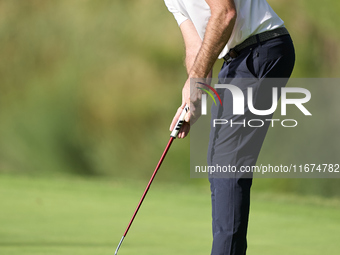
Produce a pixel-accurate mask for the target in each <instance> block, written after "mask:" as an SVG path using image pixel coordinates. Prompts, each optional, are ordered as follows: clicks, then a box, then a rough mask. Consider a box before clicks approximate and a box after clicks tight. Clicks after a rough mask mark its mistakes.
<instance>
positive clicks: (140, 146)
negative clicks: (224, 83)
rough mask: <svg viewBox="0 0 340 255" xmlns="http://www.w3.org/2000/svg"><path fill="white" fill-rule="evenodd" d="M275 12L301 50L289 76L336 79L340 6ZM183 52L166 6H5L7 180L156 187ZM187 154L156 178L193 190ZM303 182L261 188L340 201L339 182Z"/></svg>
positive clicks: (87, 1) (181, 151)
mask: <svg viewBox="0 0 340 255" xmlns="http://www.w3.org/2000/svg"><path fill="white" fill-rule="evenodd" d="M268 2H270V3H271V4H272V6H273V8H274V10H275V11H276V12H277V13H278V14H279V15H280V16H281V17H282V18H283V19H284V20H285V22H286V26H287V28H288V29H289V31H290V32H291V34H292V37H293V40H294V42H295V46H296V53H297V62H296V68H295V70H294V74H293V76H294V77H336V76H337V75H338V73H337V72H338V70H339V66H340V64H339V55H340V51H339V49H340V47H339V44H338V41H339V39H340V38H339V37H340V33H339V30H338V24H339V17H338V15H337V13H338V11H339V10H340V6H339V2H337V1H335V0H325V1H324V2H323V4H322V5H320V4H319V3H318V2H317V1H316V0H308V1H307V0H298V1H296V0H295V1H293V0H280V1H278V0H276V1H274V0H271V1H268ZM183 50H184V49H183V44H182V39H181V35H180V32H179V29H178V27H177V25H176V22H175V21H174V19H173V17H172V15H171V14H170V13H169V12H168V11H167V9H166V7H165V5H164V3H163V1H151V0H138V1H137V0H129V1H126V0H115V1H109V0H101V1H94V0H82V1H80V0H72V1H66V0H60V1H46V0H25V1H20V0H2V1H0V56H1V61H0V141H1V142H0V172H2V173H11V174H28V175H51V176H53V175H57V174H61V175H65V174H66V175H85V176H106V177H108V178H149V176H150V173H151V171H152V170H153V169H154V167H155V164H156V163H157V160H158V159H159V156H160V154H161V152H162V150H163V149H164V146H165V144H166V142H167V139H168V136H169V132H168V127H169V124H170V121H171V119H172V117H173V114H174V112H175V111H176V109H177V107H178V105H179V104H180V103H181V94H180V93H181V87H182V84H183V82H184V81H185V79H186V73H185V69H184V66H183ZM220 65H221V61H219V62H218V63H217V64H216V66H215V69H216V70H215V73H217V72H218V68H219V67H220ZM325 96H326V97H327V95H325ZM333 99H334V98H333ZM334 100H335V99H334ZM333 103H334V105H336V103H337V102H336V101H334V102H333ZM301 132H303V131H301ZM332 132H335V131H334V130H332ZM331 134H332V133H330V134H329V135H331ZM323 135H328V134H323ZM333 135H335V134H334V133H333ZM271 137H273V138H272V139H269V138H268V139H267V140H268V146H270V145H271V144H273V143H274V139H275V137H276V136H275V135H274V133H273V135H272V136H271ZM271 141H272V142H271ZM266 143H267V141H266ZM264 149H265V151H270V150H268V149H266V148H264ZM188 150H189V139H185V140H181V141H177V142H176V143H174V145H173V147H172V149H171V153H170V154H169V155H168V156H167V159H166V163H165V164H164V166H163V168H165V169H164V170H162V173H161V174H160V176H159V178H161V179H163V180H169V181H180V182H188V179H189V171H188V168H189V151H188ZM325 150H327V148H326V149H325ZM336 151H338V149H337V150H336ZM262 154H264V153H262ZM262 154H261V157H265V156H262ZM298 156H299V154H298V153H295V152H294V148H292V149H290V150H289V151H287V152H286V158H289V159H292V160H294V159H295V158H296V157H298ZM268 157H269V156H268ZM294 157H295V158H294ZM261 159H263V158H261ZM304 183H307V184H304V185H300V184H301V180H261V181H259V184H258V185H259V187H261V188H263V189H270V190H273V189H277V190H281V191H282V190H283V191H286V190H287V191H297V192H306V193H309V192H310V191H312V192H313V190H314V191H315V192H314V193H317V194H321V195H330V196H332V195H337V194H338V192H339V191H340V188H338V186H339V185H338V183H339V182H337V180H329V179H326V180H304ZM316 187H319V188H316Z"/></svg>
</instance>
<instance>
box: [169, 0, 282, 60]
mask: <svg viewBox="0 0 340 255" xmlns="http://www.w3.org/2000/svg"><path fill="white" fill-rule="evenodd" d="M164 2H165V4H166V6H167V7H168V9H169V11H170V12H172V14H173V15H174V17H175V19H176V20H177V23H178V25H181V24H182V22H184V21H185V20H187V19H190V20H191V21H192V23H193V24H194V26H195V28H196V30H197V32H198V35H199V36H200V37H201V39H202V40H203V38H204V34H205V28H206V26H207V24H208V21H209V18H210V16H211V13H210V7H209V5H208V4H207V3H206V1H205V0H164ZM234 2H235V6H236V11H237V19H236V23H235V26H234V30H233V32H232V34H231V37H230V39H229V41H228V42H227V44H226V46H225V48H224V49H223V50H222V52H221V54H220V55H219V58H223V57H224V56H225V55H226V54H227V53H228V51H229V49H231V48H233V47H235V46H236V45H238V44H240V43H242V42H243V41H244V40H245V39H247V38H248V37H249V36H251V35H255V34H258V33H261V32H265V31H269V30H273V29H275V28H278V27H283V26H284V22H283V21H282V20H281V19H280V18H279V16H278V15H277V14H276V13H275V12H274V11H273V9H272V8H271V7H270V5H269V4H268V3H267V1H266V0H234Z"/></svg>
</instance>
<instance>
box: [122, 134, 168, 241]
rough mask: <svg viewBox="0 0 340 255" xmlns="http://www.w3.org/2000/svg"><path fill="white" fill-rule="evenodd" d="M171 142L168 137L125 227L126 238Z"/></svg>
mask: <svg viewBox="0 0 340 255" xmlns="http://www.w3.org/2000/svg"><path fill="white" fill-rule="evenodd" d="M173 140H174V138H173V137H170V139H169V142H168V144H167V146H166V147H165V149H164V151H163V154H162V156H161V159H160V160H159V161H158V164H157V166H156V168H155V171H154V172H153V174H152V176H151V178H150V181H149V183H148V185H147V186H146V188H145V190H144V193H143V195H142V197H141V199H140V201H139V203H138V205H137V208H136V210H135V212H134V214H133V215H132V218H131V220H130V222H129V225H128V226H127V228H126V230H125V232H124V235H123V236H126V234H127V232H128V231H129V229H130V227H131V224H132V222H133V220H134V219H135V217H136V214H137V212H138V210H139V208H140V206H141V205H142V203H143V200H144V198H145V196H146V194H147V193H148V191H149V188H150V186H151V183H152V181H153V180H154V178H155V176H156V174H157V172H158V169H159V168H160V166H161V164H162V162H163V160H164V158H165V155H166V154H167V152H168V150H169V148H170V146H171V144H172V142H173Z"/></svg>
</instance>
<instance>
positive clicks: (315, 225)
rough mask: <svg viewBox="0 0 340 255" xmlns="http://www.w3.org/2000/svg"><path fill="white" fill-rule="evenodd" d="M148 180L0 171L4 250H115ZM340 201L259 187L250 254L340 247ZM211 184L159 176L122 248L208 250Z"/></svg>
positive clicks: (60, 252)
mask: <svg viewBox="0 0 340 255" xmlns="http://www.w3.org/2000/svg"><path fill="white" fill-rule="evenodd" d="M144 186H145V183H144V182H135V181H134V182H131V181H120V182H118V181H109V180H86V179H72V180H66V179H64V178H55V179H47V178H33V177H18V176H6V175H2V176H1V178H0V203H1V212H0V226H1V227H0V254H6V255H12V254H13V255H16V254H25V255H30V254H34V255H39V254H58V255H63V254H72V255H77V254H82V255H86V254H96V255H98V254H113V252H114V250H115V248H116V245H117V243H118V242H119V240H120V238H121V236H122V234H123V232H124V230H125V228H126V225H127V223H128V221H129V219H130V217H131V214H132V212H133V210H134V209H135V206H136V204H137V202H138V200H139V198H140V196H141V194H142V191H143V189H144ZM339 210H340V202H339V201H338V200H326V199H325V200H323V199H316V198H307V197H296V196H287V195H277V194H267V193H258V192H256V188H255V190H254V192H253V194H252V204H251V216H250V225H249V234H248V239H249V254H250V255H252V254H253V255H255V254H261V255H265V254H277V255H280V254H309V255H313V254H315V255H316V254H318V255H319V254H336V253H337V252H338V250H339V248H340V245H339V242H338V240H337V239H338V236H339V235H338V234H339V229H340V213H339V212H340V211H339ZM211 240H212V238H211V230H210V201H209V189H208V183H207V185H206V187H205V188H202V187H201V188H199V187H196V186H180V185H178V184H176V185H171V184H164V183H161V182H157V181H156V182H155V183H154V185H153V186H152V188H151V192H150V193H149V194H148V197H147V199H146V200H145V202H144V204H143V206H142V208H141V210H140V212H139V214H138V216H137V218H136V220H135V222H134V224H133V225H132V228H131V232H129V234H128V236H127V238H126V239H125V241H124V244H123V246H122V247H121V250H120V252H119V254H120V255H124V254H126V255H128V254H149V255H150V254H202V255H203V254H209V253H210V245H211Z"/></svg>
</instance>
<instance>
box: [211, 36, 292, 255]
mask: <svg viewBox="0 0 340 255" xmlns="http://www.w3.org/2000/svg"><path fill="white" fill-rule="evenodd" d="M294 63H295V53H294V46H293V42H292V40H291V38H290V36H289V35H284V36H280V37H277V38H274V39H270V40H268V41H265V42H259V41H258V43H257V44H256V45H252V46H249V47H247V48H245V49H243V50H242V51H241V52H240V54H239V56H238V57H236V58H234V59H233V60H232V61H231V62H230V63H226V62H225V63H224V64H223V66H222V69H221V71H220V73H219V83H222V84H233V85H236V86H238V87H239V88H240V89H241V90H243V91H246V87H249V86H251V87H252V88H253V91H254V93H253V104H254V107H255V108H256V109H259V110H260V109H263V110H266V109H269V108H270V106H271V104H272V94H271V91H272V90H271V89H272V86H273V84H272V82H270V79H265V78H285V79H280V80H279V82H276V83H275V84H274V85H275V87H280V86H285V84H286V82H287V81H288V78H289V77H290V75H291V73H292V70H293V67H294ZM244 79H246V80H247V81H246V82H245V80H244ZM217 91H218V93H219V95H220V97H221V99H222V103H223V107H221V106H220V105H217V106H215V105H213V106H212V108H211V113H212V119H227V120H233V121H234V122H239V121H241V118H242V119H254V117H255V116H254V115H253V114H252V113H251V112H250V111H249V109H248V108H247V107H245V114H244V115H243V116H235V115H233V113H232V95H231V93H230V91H229V90H228V89H223V90H217ZM245 100H247V98H245ZM255 118H256V119H268V118H271V115H268V116H260V117H259V116H256V117H255ZM269 124H270V122H266V124H265V125H264V126H263V127H261V128H253V127H244V126H242V125H234V126H232V127H231V126H230V125H221V126H218V127H213V126H211V132H210V140H209V149H208V165H211V166H216V165H217V164H218V165H219V166H228V165H231V166H235V167H236V168H237V169H239V168H240V167H241V166H252V165H255V163H256V160H257V158H258V155H259V152H260V149H261V146H262V143H263V141H264V138H265V135H266V133H267V129H268V126H269ZM209 181H210V188H211V201H212V229H213V245H212V251H211V254H212V255H245V254H246V249H247V239H246V236H247V228H248V217H249V206H250V188H251V185H252V176H249V175H247V176H246V175H243V174H240V173H235V174H234V175H233V176H227V177H223V176H222V178H221V176H214V175H212V176H211V177H210V178H209Z"/></svg>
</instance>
